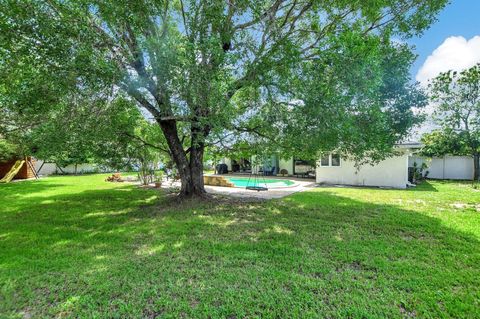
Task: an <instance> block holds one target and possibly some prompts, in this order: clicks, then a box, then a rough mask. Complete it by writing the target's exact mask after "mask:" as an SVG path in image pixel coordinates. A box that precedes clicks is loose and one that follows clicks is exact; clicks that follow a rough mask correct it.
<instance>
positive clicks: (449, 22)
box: [407, 0, 480, 79]
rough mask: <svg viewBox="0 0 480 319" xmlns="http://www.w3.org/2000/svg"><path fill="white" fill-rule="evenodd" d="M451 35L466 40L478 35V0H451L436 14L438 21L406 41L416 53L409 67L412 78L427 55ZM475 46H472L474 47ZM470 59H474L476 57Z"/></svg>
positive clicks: (479, 33)
mask: <svg viewBox="0 0 480 319" xmlns="http://www.w3.org/2000/svg"><path fill="white" fill-rule="evenodd" d="M452 36H462V37H464V38H465V39H466V40H470V39H472V38H473V37H474V36H480V0H451V3H450V4H449V5H447V6H446V7H445V8H444V9H443V11H442V12H441V13H440V15H439V16H438V21H437V22H436V23H435V24H433V25H432V26H431V27H430V29H428V30H427V31H425V33H424V34H423V35H422V36H421V37H420V38H412V39H409V40H408V41H407V42H408V43H410V44H413V45H415V47H416V50H415V52H416V53H417V54H418V58H417V61H416V62H415V64H414V65H413V67H412V69H411V74H412V78H413V79H415V76H416V75H417V72H418V71H419V69H420V68H421V67H422V65H423V64H424V63H425V61H426V59H427V58H428V56H430V55H431V54H432V52H433V51H434V50H435V49H436V48H438V47H439V46H440V45H442V43H443V42H444V41H445V39H447V38H448V37H452ZM479 42H480V39H479ZM477 47H478V46H474V48H475V49H476V48H477ZM479 49H480V48H479ZM472 50H473V49H472ZM450 51H452V50H450ZM453 54H454V53H453ZM479 55H480V52H479ZM472 59H476V57H475V58H472ZM477 62H479V61H477Z"/></svg>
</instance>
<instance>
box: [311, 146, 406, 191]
mask: <svg viewBox="0 0 480 319" xmlns="http://www.w3.org/2000/svg"><path fill="white" fill-rule="evenodd" d="M412 147H413V148H414V146H413V145H410V144H402V145H398V146H397V147H396V151H397V152H398V153H399V154H398V155H396V156H393V157H390V158H387V159H385V160H383V161H381V162H379V163H377V164H374V165H371V164H364V165H361V166H360V167H356V166H355V161H352V160H348V159H344V158H342V157H341V156H339V155H338V154H328V155H325V156H323V157H322V158H321V159H320V160H319V162H318V164H317V168H316V181H317V183H320V184H341V185H355V186H379V187H392V188H406V187H407V184H408V159H409V156H410V155H411V153H412Z"/></svg>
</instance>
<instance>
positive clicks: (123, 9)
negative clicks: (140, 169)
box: [0, 0, 446, 196]
mask: <svg viewBox="0 0 480 319" xmlns="http://www.w3.org/2000/svg"><path fill="white" fill-rule="evenodd" d="M445 3H446V0H445V1H443V0H362V1H360V0H359V1H351V0H347V1H345V0H268V1H263V0H250V1H238V0H229V1H213V0H210V1H203V0H202V1H195V0H176V1H168V0H119V1H108V0H96V1H95V0H76V1H68V0H67V1H57V0H43V1H42V0H28V1H15V0H3V1H1V4H2V12H1V13H0V14H1V17H2V19H1V20H2V21H3V22H2V23H1V24H0V27H1V28H2V29H1V31H2V39H1V40H2V48H1V51H0V52H1V53H0V54H1V55H0V59H1V64H2V73H4V74H5V73H9V74H8V76H9V78H10V79H14V82H9V83H8V84H7V85H5V83H3V85H2V87H3V92H2V93H3V94H6V95H9V94H12V93H10V92H11V91H12V90H18V88H19V87H20V89H19V91H18V92H23V93H24V92H25V91H29V90H26V89H25V86H24V85H23V86H22V80H18V79H23V80H24V81H31V80H29V79H31V78H30V77H29V75H32V76H33V78H34V79H38V81H36V82H35V83H36V86H34V87H35V88H36V89H37V90H35V91H34V92H29V93H33V95H34V96H35V97H37V98H38V97H41V98H40V99H37V98H33V99H31V100H30V101H31V102H32V103H33V105H34V106H36V107H38V108H42V107H43V108H48V107H50V106H51V105H53V104H54V102H55V101H48V99H47V100H46V96H48V97H50V94H52V93H53V97H50V98H53V99H55V97H56V96H58V95H60V96H61V95H62V92H58V91H64V90H70V89H72V88H75V90H81V89H82V88H83V87H85V86H93V87H96V86H98V87H99V88H103V87H104V86H105V85H107V86H108V85H111V86H112V88H113V90H114V91H115V93H116V94H118V95H122V96H124V97H127V98H130V99H131V100H133V101H135V102H136V103H137V105H138V106H139V107H141V108H142V109H144V110H146V111H147V112H148V113H149V114H150V117H151V119H152V120H153V121H155V122H156V123H158V125H159V126H160V128H161V130H162V132H163V134H164V137H165V139H166V142H167V145H168V152H169V153H170V155H171V156H172V158H173V160H174V162H175V163H176V165H177V168H178V171H179V174H180V176H181V181H182V188H181V194H182V195H183V196H195V195H197V196H203V194H204V192H205V191H204V187H203V178H202V176H203V167H202V166H203V154H204V151H205V148H206V147H207V146H208V145H210V144H213V143H220V144H221V143H224V142H225V138H226V137H228V136H230V137H232V139H235V138H240V139H242V138H243V139H245V140H247V141H249V140H250V141H251V139H249V138H248V136H250V135H251V136H255V137H256V138H258V139H259V141H261V140H269V141H271V143H267V144H266V145H267V148H269V147H271V148H272V149H273V148H275V147H278V148H282V149H284V150H285V152H286V153H289V152H292V153H293V152H301V153H304V155H306V156H307V155H308V156H313V155H315V154H317V153H318V151H320V150H322V151H328V150H331V149H340V150H342V151H343V152H345V153H348V154H353V156H354V157H355V158H357V159H360V158H363V157H364V156H369V157H371V158H380V157H382V156H385V154H387V153H388V151H389V150H390V149H391V147H392V145H393V144H394V143H395V142H397V141H398V140H399V139H401V138H403V137H404V136H405V134H407V132H408V129H409V128H410V127H411V125H413V124H415V123H416V122H417V119H416V118H415V116H414V115H413V113H412V112H411V107H413V106H419V105H421V104H422V101H421V100H422V99H421V97H420V95H421V94H419V92H417V91H416V90H415V88H412V87H411V86H409V84H408V66H409V65H410V63H411V62H412V59H413V56H412V55H411V53H410V49H409V48H408V47H407V46H405V45H404V44H401V41H397V40H398V39H400V40H401V39H402V38H406V37H409V36H412V35H419V34H421V32H422V31H423V30H424V29H425V28H427V27H428V26H429V25H430V24H431V22H432V21H433V20H434V19H435V15H436V13H438V11H439V10H440V9H441V8H442V7H443V6H444V5H445ZM394 40H395V41H394ZM6 65H8V66H9V68H8V70H14V71H13V72H9V71H6V70H7V68H6ZM42 79H43V80H47V82H46V83H43V82H42ZM98 79H100V81H99V83H97V82H96V81H97V80H98ZM13 87H15V88H13ZM0 88H1V87H0ZM8 88H10V91H9V89H8ZM38 90H40V91H38ZM23 93H22V94H23ZM22 94H17V95H15V96H16V97H20V96H22V98H21V99H4V104H3V105H4V106H5V105H8V107H10V108H13V106H12V105H16V104H18V102H19V101H18V100H20V101H21V100H22V99H23V100H24V99H25V95H22ZM7 100H8V101H7ZM5 101H6V102H5ZM7 102H8V103H7ZM21 102H22V101H21ZM22 103H23V104H24V105H25V104H28V103H26V102H25V101H23V102H22ZM38 108H37V109H36V110H34V111H32V114H34V115H35V114H38V113H39V111H38ZM30 109H31V107H30ZM7 113H8V114H14V113H12V112H11V110H10V111H8V112H7ZM245 136H247V137H245ZM228 143H232V141H229V142H228ZM258 144H260V143H256V145H258ZM264 145H265V144H264Z"/></svg>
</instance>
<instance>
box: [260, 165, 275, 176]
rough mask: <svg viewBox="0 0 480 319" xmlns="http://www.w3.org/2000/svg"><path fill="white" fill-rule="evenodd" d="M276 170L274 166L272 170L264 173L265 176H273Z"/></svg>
mask: <svg viewBox="0 0 480 319" xmlns="http://www.w3.org/2000/svg"><path fill="white" fill-rule="evenodd" d="M275 169H276V167H275V166H273V167H272V169H271V170H269V171H264V172H263V175H265V176H273V173H275Z"/></svg>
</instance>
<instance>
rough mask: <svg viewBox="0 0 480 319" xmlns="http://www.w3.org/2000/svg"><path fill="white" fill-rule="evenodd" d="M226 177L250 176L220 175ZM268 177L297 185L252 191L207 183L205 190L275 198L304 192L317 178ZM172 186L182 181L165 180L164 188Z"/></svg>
mask: <svg viewBox="0 0 480 319" xmlns="http://www.w3.org/2000/svg"><path fill="white" fill-rule="evenodd" d="M218 176H224V177H246V178H248V176H239V175H232V174H228V175H218ZM268 179H279V180H285V179H288V180H292V181H295V185H293V186H289V187H282V188H271V189H269V190H268V191H260V192H258V191H251V190H246V189H245V188H242V187H221V186H210V185H205V190H206V191H207V193H209V194H214V195H224V196H230V197H235V198H245V199H249V198H250V199H252V198H254V199H265V200H266V199H274V198H282V197H285V196H288V195H291V194H294V193H297V192H303V191H305V190H308V189H311V188H313V187H315V180H314V179H302V178H294V177H276V176H268ZM172 187H180V182H178V181H177V182H174V183H171V182H170V181H165V182H164V183H163V185H162V188H167V189H168V188H172Z"/></svg>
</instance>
